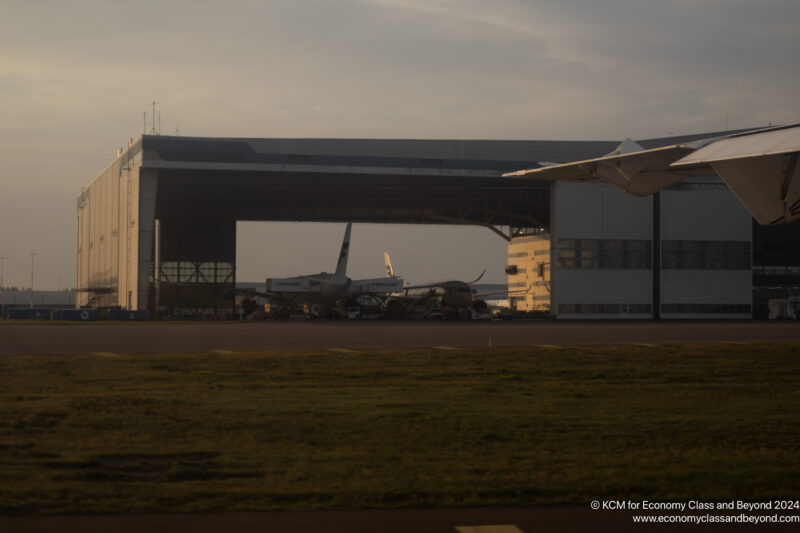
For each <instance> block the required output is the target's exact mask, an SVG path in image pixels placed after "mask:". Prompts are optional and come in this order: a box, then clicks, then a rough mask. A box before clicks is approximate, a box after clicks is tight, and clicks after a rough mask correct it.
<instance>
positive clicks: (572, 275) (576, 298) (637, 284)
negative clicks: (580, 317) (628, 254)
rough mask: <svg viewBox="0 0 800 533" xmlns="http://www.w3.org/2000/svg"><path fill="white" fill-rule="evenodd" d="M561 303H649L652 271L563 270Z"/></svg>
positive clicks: (560, 289) (561, 271) (559, 299)
mask: <svg viewBox="0 0 800 533" xmlns="http://www.w3.org/2000/svg"><path fill="white" fill-rule="evenodd" d="M558 276H559V277H558V281H559V294H558V302H559V303H562V304H573V303H576V304H584V303H586V304H598V303H602V304H634V303H636V304H649V303H650V302H651V297H652V293H653V277H652V273H651V271H650V270H643V269H642V270H609V269H593V270H589V269H561V270H560V271H559V273H558Z"/></svg>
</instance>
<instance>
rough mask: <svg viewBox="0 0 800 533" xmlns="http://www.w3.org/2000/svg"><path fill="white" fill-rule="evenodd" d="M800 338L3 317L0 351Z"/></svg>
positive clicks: (561, 325) (676, 330) (770, 329)
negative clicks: (8, 319)
mask: <svg viewBox="0 0 800 533" xmlns="http://www.w3.org/2000/svg"><path fill="white" fill-rule="evenodd" d="M490 342H491V345H492V346H537V345H540V346H541V345H545V346H565V345H613V344H676V343H718V342H800V322H753V321H741V322H739V321H731V322H671V321H670V322H667V321H663V322H661V321H658V322H657V321H647V322H639V321H637V322H629V321H624V322H623V321H602V322H589V321H586V322H584V321H581V322H572V321H570V322H556V321H545V320H541V321H539V320H537V321H533V320H530V321H514V322H460V323H449V322H444V323H441V322H439V323H426V322H383V321H375V322H345V321H341V322H324V321H313V322H311V321H309V322H299V321H298V322H271V321H270V322H245V323H230V322H229V323H221V322H216V323H192V324H187V323H141V324H108V325H106V324H75V325H55V324H4V325H0V355H12V354H39V355H47V354H79V353H156V352H207V351H215V350H219V351H236V352H241V351H263V350H265V351H291V350H334V351H336V350H341V351H348V350H355V351H360V350H376V349H401V348H432V347H453V348H460V347H481V346H489V345H490Z"/></svg>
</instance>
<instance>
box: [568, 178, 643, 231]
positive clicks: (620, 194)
mask: <svg viewBox="0 0 800 533" xmlns="http://www.w3.org/2000/svg"><path fill="white" fill-rule="evenodd" d="M553 187H554V197H555V209H554V213H555V217H554V221H553V224H554V225H555V226H556V227H557V228H558V229H557V235H558V238H560V239H568V238H581V239H637V240H638V239H643V240H649V239H650V238H651V237H652V231H653V220H652V218H653V217H652V209H653V199H652V197H645V198H639V197H636V196H631V195H629V194H627V193H625V192H624V191H622V190H620V189H618V188H617V187H614V186H612V185H606V184H600V183H597V184H589V183H572V182H557V183H555V184H554V185H553Z"/></svg>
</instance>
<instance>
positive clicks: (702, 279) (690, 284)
mask: <svg viewBox="0 0 800 533" xmlns="http://www.w3.org/2000/svg"><path fill="white" fill-rule="evenodd" d="M661 288H662V293H661V302H662V304H672V303H680V304H683V303H692V304H694V303H711V304H747V303H749V302H750V300H751V298H752V291H753V289H752V274H751V272H750V270H662V271H661Z"/></svg>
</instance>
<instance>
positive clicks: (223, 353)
mask: <svg viewBox="0 0 800 533" xmlns="http://www.w3.org/2000/svg"><path fill="white" fill-rule="evenodd" d="M211 353H213V354H214V355H231V354H233V353H236V352H234V351H233V350H214V351H212V352H211Z"/></svg>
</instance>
